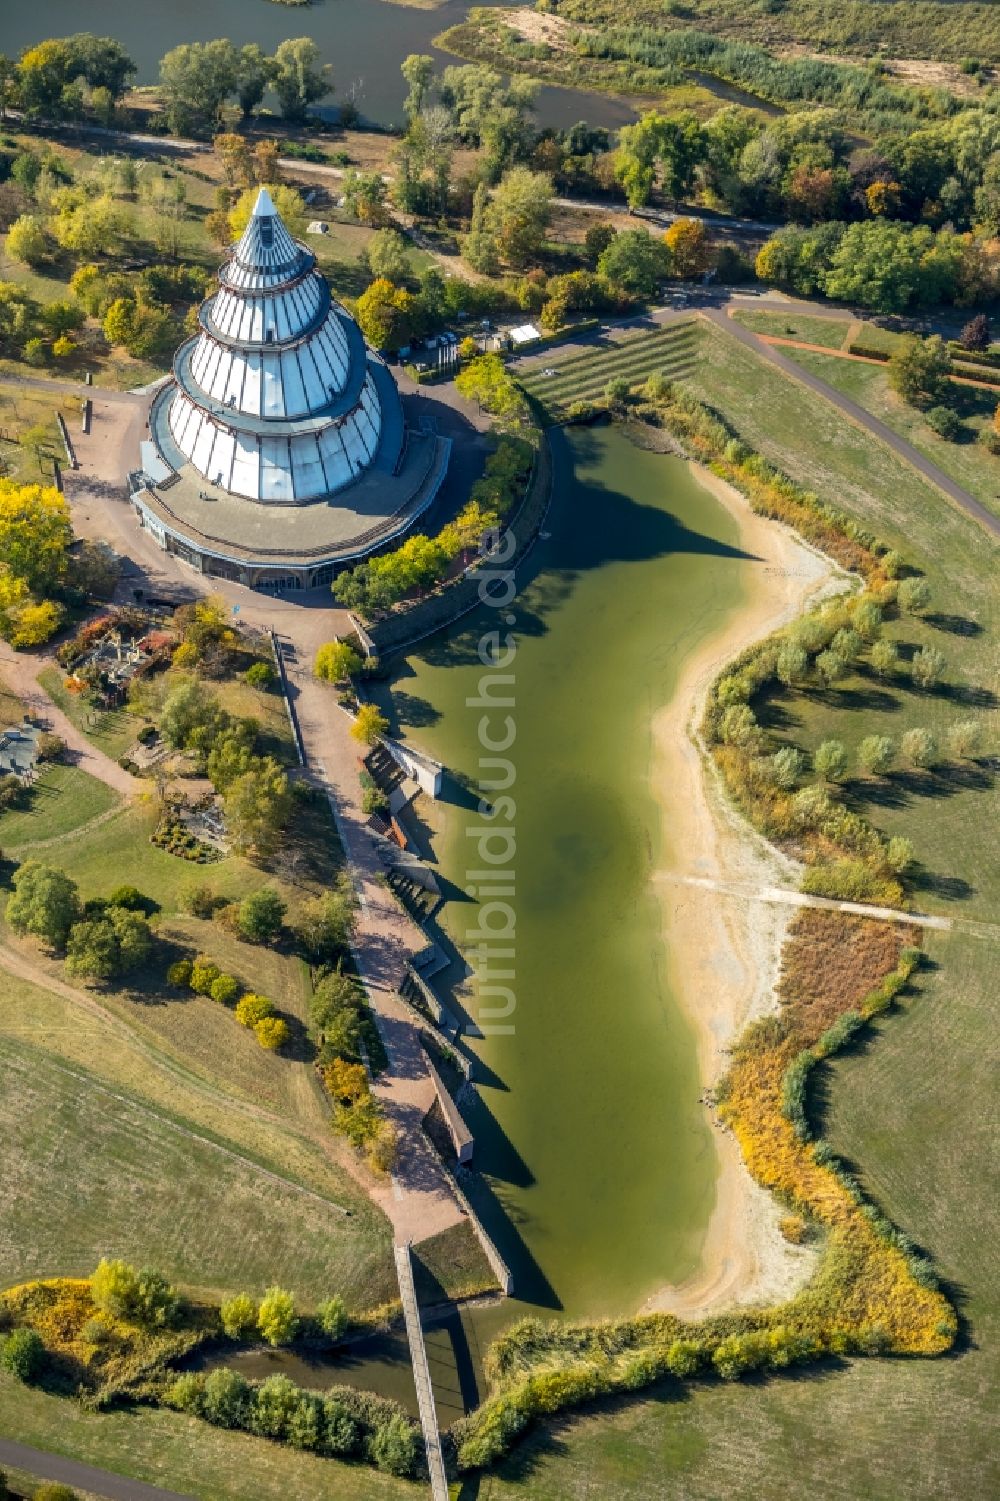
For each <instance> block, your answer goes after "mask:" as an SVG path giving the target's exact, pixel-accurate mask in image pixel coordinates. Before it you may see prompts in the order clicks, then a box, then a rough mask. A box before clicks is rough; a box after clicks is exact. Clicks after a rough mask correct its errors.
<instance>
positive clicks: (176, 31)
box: [0, 0, 636, 130]
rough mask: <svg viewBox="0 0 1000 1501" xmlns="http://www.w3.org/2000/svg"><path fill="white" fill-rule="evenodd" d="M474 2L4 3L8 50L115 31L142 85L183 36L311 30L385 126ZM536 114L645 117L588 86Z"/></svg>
mask: <svg viewBox="0 0 1000 1501" xmlns="http://www.w3.org/2000/svg"><path fill="white" fill-rule="evenodd" d="M468 9H469V7H468V4H467V3H466V0H446V3H445V4H444V5H440V6H438V7H437V8H436V9H434V10H421V9H417V8H415V7H413V6H406V5H392V4H389V3H387V0H314V3H313V4H311V5H308V6H302V7H298V6H294V7H293V6H287V5H277V4H274V3H272V0H131V3H129V4H128V5H125V4H123V3H122V0H87V4H86V6H85V7H83V8H82V9H81V6H80V4H79V0H38V3H37V4H35V5H27V4H24V3H21V0H0V15H2V19H3V26H2V36H0V47H2V49H3V51H4V52H7V53H9V54H10V55H11V56H16V55H17V54H18V53H19V52H20V51H21V50H22V48H24V47H30V46H33V45H34V44H35V43H36V42H40V41H42V40H43V38H45V37H51V36H70V35H71V34H72V33H73V32H75V31H82V30H84V29H86V30H87V31H92V32H94V33H96V34H97V35H99V36H105V35H106V36H113V37H116V38H117V39H118V41H120V42H121V43H122V45H123V46H124V47H125V49H126V51H127V52H129V53H130V55H131V56H132V57H133V58H134V59H135V61H136V63H137V64H138V66H139V74H138V78H137V80H136V81H137V83H140V84H145V83H155V82H156V80H157V78H158V76H159V64H160V58H161V57H162V56H163V54H164V53H165V52H169V51H170V49H171V47H176V46H177V45H178V44H179V43H180V42H208V41H211V40H213V38H215V37H228V38H229V39H230V41H232V42H236V43H237V44H238V45H240V46H242V45H243V44H244V43H245V42H259V43H260V45H261V46H262V47H263V48H264V50H265V51H266V52H273V51H274V49H275V47H277V45H278V43H279V42H281V41H283V40H284V39H285V37H298V36H310V37H312V38H313V40H314V41H315V42H316V43H317V44H318V45H319V47H320V49H321V51H322V53H323V60H324V61H325V62H328V63H330V64H332V66H333V77H334V83H335V85H336V98H340V99H342V98H344V97H345V95H347V94H348V93H349V91H350V90H351V88H352V86H353V87H354V88H355V89H356V97H357V102H358V107H359V109H360V110H361V113H362V116H363V117H364V118H365V119H366V120H368V121H371V122H373V123H376V124H379V125H393V124H400V123H402V121H403V96H404V94H405V93H406V86H405V84H404V82H403V79H402V76H401V74H400V71H399V65H400V63H401V62H402V61H403V59H404V57H407V56H408V55H409V53H411V52H428V53H430V54H431V55H432V56H434V57H435V58H436V59H437V61H438V64H439V66H440V67H442V68H444V67H446V66H447V65H448V64H449V63H458V62H461V58H455V57H451V56H449V54H448V53H445V52H441V51H440V50H439V49H438V48H436V47H434V46H432V41H433V38H434V37H436V36H437V35H438V34H439V33H440V32H442V31H444V30H445V28H446V27H448V26H454V25H456V24H457V23H458V22H459V21H464V20H465V17H466V15H467V14H468ZM536 118H537V120H538V122H539V124H540V125H552V126H557V127H559V128H563V127H566V126H569V125H573V124H575V123H576V122H577V121H578V120H587V121H589V123H590V124H591V125H605V126H607V127H608V128H609V129H612V130H617V129H618V127H619V126H621V125H627V124H628V123H629V122H630V121H631V120H634V119H635V118H636V109H635V107H634V105H633V103H631V102H630V101H629V100H627V99H620V98H617V97H616V96H614V95H613V94H600V93H591V92H587V91H585V90H582V89H561V88H550V87H542V88H540V89H539V93H538V103H537V108H536Z"/></svg>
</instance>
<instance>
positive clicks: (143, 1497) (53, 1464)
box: [0, 1438, 193, 1501]
mask: <svg viewBox="0 0 1000 1501" xmlns="http://www.w3.org/2000/svg"><path fill="white" fill-rule="evenodd" d="M0 1465H10V1467H11V1468H12V1469H15V1470H26V1471H27V1473H28V1474H29V1475H34V1476H35V1477H36V1479H38V1480H54V1481H58V1482H59V1484H60V1485H71V1486H74V1487H75V1488H76V1489H77V1490H81V1491H89V1492H90V1493H91V1495H93V1496H102V1497H104V1498H105V1501H193V1498H192V1497H190V1496H182V1495H181V1493H180V1492H179V1491H164V1490H161V1489H160V1487H159V1486H158V1485H147V1484H146V1483H145V1481H143V1480H132V1479H130V1478H129V1477H128V1476H125V1475H114V1474H112V1473H111V1471H110V1470H98V1469H95V1468H94V1466H93V1465H85V1464H83V1463H82V1462H81V1461H80V1460H77V1459H64V1458H63V1456H62V1455H61V1454H46V1453H44V1452H43V1451H42V1450H41V1449H32V1448H29V1446H28V1445H27V1444H19V1443H17V1442H16V1441H15V1440H14V1439H9V1438H0Z"/></svg>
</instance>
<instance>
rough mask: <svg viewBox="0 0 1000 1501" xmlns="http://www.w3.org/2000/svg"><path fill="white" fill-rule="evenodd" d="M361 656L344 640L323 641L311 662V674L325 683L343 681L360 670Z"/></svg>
mask: <svg viewBox="0 0 1000 1501" xmlns="http://www.w3.org/2000/svg"><path fill="white" fill-rule="evenodd" d="M361 666H362V663H361V658H360V656H359V655H358V653H357V652H356V651H355V650H354V648H353V646H350V645H349V644H348V643H347V642H346V641H324V643H323V645H322V646H321V647H320V648H319V650H318V651H317V653H316V659H315V661H314V662H313V674H314V675H315V676H316V677H318V678H321V679H322V680H323V682H325V683H345V682H347V680H348V678H351V677H353V676H354V674H355V673H356V672H360V671H361Z"/></svg>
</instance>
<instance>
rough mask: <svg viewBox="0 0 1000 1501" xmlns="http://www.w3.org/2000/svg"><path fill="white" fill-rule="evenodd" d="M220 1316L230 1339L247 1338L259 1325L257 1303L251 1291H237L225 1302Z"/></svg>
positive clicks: (220, 1310)
mask: <svg viewBox="0 0 1000 1501" xmlns="http://www.w3.org/2000/svg"><path fill="white" fill-rule="evenodd" d="M219 1318H220V1320H221V1322H222V1328H223V1330H224V1331H225V1333H226V1334H227V1335H228V1336H229V1338H230V1339H246V1338H247V1336H248V1335H250V1334H252V1333H253V1332H254V1330H255V1329H256V1327H257V1304H256V1303H255V1302H254V1300H253V1298H251V1296H250V1294H249V1293H235V1294H234V1295H233V1297H231V1298H226V1299H225V1301H224V1302H223V1304H222V1306H221V1307H220V1309H219Z"/></svg>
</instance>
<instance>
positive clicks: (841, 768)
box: [813, 740, 847, 782]
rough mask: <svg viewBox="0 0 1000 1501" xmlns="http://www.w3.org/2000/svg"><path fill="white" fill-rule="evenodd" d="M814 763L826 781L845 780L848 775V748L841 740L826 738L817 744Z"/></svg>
mask: <svg viewBox="0 0 1000 1501" xmlns="http://www.w3.org/2000/svg"><path fill="white" fill-rule="evenodd" d="M813 765H814V766H815V768H816V770H817V771H818V772H819V774H820V776H821V777H822V778H823V780H824V781H826V782H840V781H843V779H844V777H845V776H846V775H847V750H846V749H845V747H844V744H843V741H841V740H824V741H822V743H821V744H820V745H819V746H817V748H816V754H815V756H814V757H813Z"/></svg>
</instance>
